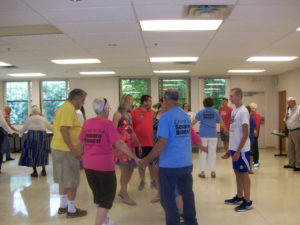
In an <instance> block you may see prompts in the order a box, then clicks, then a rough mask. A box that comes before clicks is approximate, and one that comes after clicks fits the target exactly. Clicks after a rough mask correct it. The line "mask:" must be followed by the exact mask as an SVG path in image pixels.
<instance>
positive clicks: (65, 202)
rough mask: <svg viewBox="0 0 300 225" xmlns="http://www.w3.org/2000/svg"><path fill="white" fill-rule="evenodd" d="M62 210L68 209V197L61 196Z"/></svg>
mask: <svg viewBox="0 0 300 225" xmlns="http://www.w3.org/2000/svg"><path fill="white" fill-rule="evenodd" d="M59 197H60V208H67V195H60V196H59Z"/></svg>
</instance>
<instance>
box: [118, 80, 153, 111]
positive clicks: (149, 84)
mask: <svg viewBox="0 0 300 225" xmlns="http://www.w3.org/2000/svg"><path fill="white" fill-rule="evenodd" d="M122 80H145V81H146V82H147V93H144V94H143V95H149V96H151V78H119V100H120V99H121V97H122V95H123V93H122ZM128 94H130V93H128ZM140 100H141V99H140V98H139V99H137V98H134V102H137V105H138V106H139V105H140Z"/></svg>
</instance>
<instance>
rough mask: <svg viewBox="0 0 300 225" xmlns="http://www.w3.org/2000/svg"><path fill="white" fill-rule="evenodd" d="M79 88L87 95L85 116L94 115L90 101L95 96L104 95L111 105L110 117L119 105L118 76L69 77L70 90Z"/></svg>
mask: <svg viewBox="0 0 300 225" xmlns="http://www.w3.org/2000/svg"><path fill="white" fill-rule="evenodd" d="M74 88H80V89H83V90H85V91H86V92H87V93H88V95H87V97H86V100H85V105H84V108H85V111H86V116H87V118H91V117H94V116H95V113H94V111H93V107H92V103H93V100H94V99H95V98H97V97H105V98H106V99H107V100H108V102H109V104H110V107H111V111H110V116H109V117H110V119H112V116H113V113H114V112H115V111H116V110H117V108H118V105H119V79H118V78H76V79H70V90H72V89H74Z"/></svg>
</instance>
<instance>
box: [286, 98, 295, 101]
mask: <svg viewBox="0 0 300 225" xmlns="http://www.w3.org/2000/svg"><path fill="white" fill-rule="evenodd" d="M287 101H288V102H292V101H294V102H296V99H295V98H294V97H288V99H287Z"/></svg>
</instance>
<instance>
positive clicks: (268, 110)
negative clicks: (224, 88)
mask: <svg viewBox="0 0 300 225" xmlns="http://www.w3.org/2000/svg"><path fill="white" fill-rule="evenodd" d="M235 87H238V88H241V89H242V90H243V92H263V93H264V99H263V102H264V105H258V113H261V114H264V117H265V125H264V133H260V139H262V138H263V139H264V140H263V142H264V147H278V146H277V145H278V140H277V137H275V136H274V135H272V134H271V132H272V131H273V130H278V113H279V112H278V91H277V76H270V77H260V78H259V77H245V78H244V77H232V78H231V79H230V88H235ZM248 98H249V97H248Z"/></svg>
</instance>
